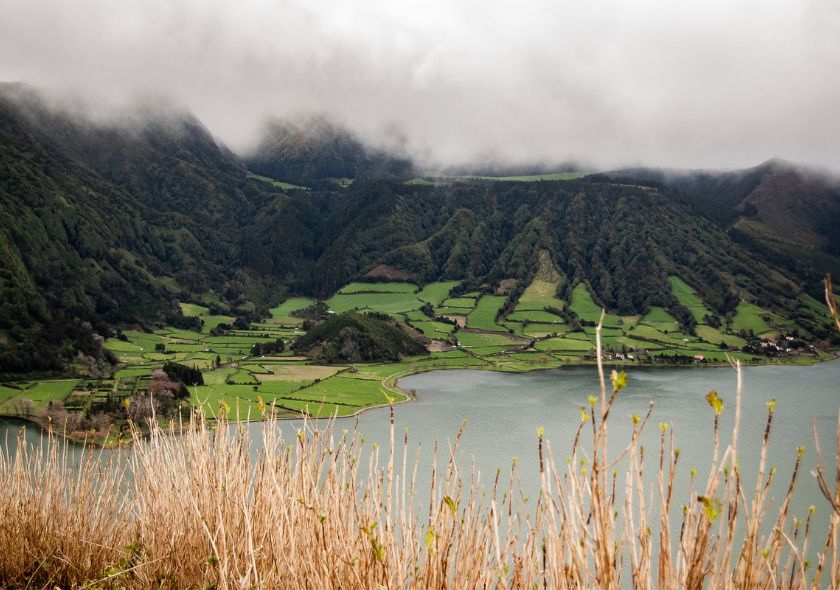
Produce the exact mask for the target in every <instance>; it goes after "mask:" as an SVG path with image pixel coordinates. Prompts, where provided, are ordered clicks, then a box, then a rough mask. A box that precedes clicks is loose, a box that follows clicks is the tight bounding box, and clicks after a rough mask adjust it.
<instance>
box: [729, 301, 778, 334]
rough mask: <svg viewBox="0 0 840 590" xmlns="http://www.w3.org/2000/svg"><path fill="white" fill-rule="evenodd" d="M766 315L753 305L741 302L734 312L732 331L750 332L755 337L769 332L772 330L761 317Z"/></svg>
mask: <svg viewBox="0 0 840 590" xmlns="http://www.w3.org/2000/svg"><path fill="white" fill-rule="evenodd" d="M766 313H767V312H766V311H764V310H763V309H761V308H760V307H758V306H757V305H755V304H753V303H749V302H748V301H741V302H740V303H738V307H737V309H736V310H735V317H733V318H732V331H733V332H740V331H741V330H747V331H749V330H752V331H753V332H754V333H755V334H757V335H758V334H763V333H764V332H769V331H771V329H772V328H770V326H769V325H768V324H767V322H765V321H764V318H762V317H761V316H762V314H766Z"/></svg>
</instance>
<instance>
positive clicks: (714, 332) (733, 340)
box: [694, 324, 747, 348]
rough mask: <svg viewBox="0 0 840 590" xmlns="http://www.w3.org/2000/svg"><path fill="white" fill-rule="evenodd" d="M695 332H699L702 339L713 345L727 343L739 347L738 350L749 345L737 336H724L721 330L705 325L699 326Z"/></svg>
mask: <svg viewBox="0 0 840 590" xmlns="http://www.w3.org/2000/svg"><path fill="white" fill-rule="evenodd" d="M694 331H695V332H697V335H698V336H699V337H700V338H702V339H703V340H705V341H706V342H711V343H712V344H720V343H721V342H725V343H726V345H727V346H737V347H738V348H741V347H743V346H744V345H745V344H746V343H747V342H746V341H745V340H744V339H743V338H741V337H740V336H736V335H735V334H724V333H723V332H721V331H720V330H718V329H716V328H712V327H711V326H707V325H705V324H701V325H698V326H697V327H696V328H694Z"/></svg>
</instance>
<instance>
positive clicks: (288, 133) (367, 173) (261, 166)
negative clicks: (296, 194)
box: [245, 115, 413, 185]
mask: <svg viewBox="0 0 840 590" xmlns="http://www.w3.org/2000/svg"><path fill="white" fill-rule="evenodd" d="M245 162H246V164H247V165H248V167H249V168H250V169H251V170H253V171H254V172H256V173H258V174H261V175H265V176H269V177H271V178H280V179H283V180H284V181H287V182H291V183H294V184H303V185H311V184H313V183H317V182H318V181H323V180H326V179H342V178H347V179H357V178H366V177H367V178H370V177H372V178H402V179H408V178H410V177H411V173H412V168H413V164H412V162H411V161H410V160H409V159H407V158H406V157H399V156H397V155H394V154H391V153H389V152H387V151H385V150H382V149H376V148H373V147H370V146H367V145H364V144H363V143H362V142H361V141H360V140H359V138H358V137H356V136H355V135H353V134H352V133H351V132H350V131H348V130H347V129H346V128H343V127H340V126H339V125H337V124H336V123H334V122H333V121H331V120H330V119H328V118H327V117H326V116H323V115H322V116H315V117H311V118H309V119H305V120H303V121H301V122H299V123H296V122H292V121H284V120H273V121H271V122H269V123H268V124H267V126H266V129H265V132H264V133H263V136H262V139H261V140H260V142H259V144H258V145H257V147H256V149H255V150H253V151H252V152H251V153H249V154H248V155H247V156H246V158H245Z"/></svg>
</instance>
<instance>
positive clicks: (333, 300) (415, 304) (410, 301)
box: [327, 293, 422, 313]
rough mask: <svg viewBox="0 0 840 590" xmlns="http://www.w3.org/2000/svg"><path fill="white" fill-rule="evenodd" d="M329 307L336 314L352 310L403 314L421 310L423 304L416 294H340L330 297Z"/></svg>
mask: <svg viewBox="0 0 840 590" xmlns="http://www.w3.org/2000/svg"><path fill="white" fill-rule="evenodd" d="M327 305H328V306H329V308H330V309H331V310H332V311H334V312H335V313H342V312H345V311H349V310H352V309H358V310H368V309H369V310H372V311H379V312H382V313H403V312H408V311H412V310H415V309H419V308H420V306H421V305H422V304H421V303H420V301H419V300H418V299H417V295H416V294H415V293H349V294H346V295H343V294H341V293H339V294H337V295H333V296H332V297H330V298H329V299H328V300H327Z"/></svg>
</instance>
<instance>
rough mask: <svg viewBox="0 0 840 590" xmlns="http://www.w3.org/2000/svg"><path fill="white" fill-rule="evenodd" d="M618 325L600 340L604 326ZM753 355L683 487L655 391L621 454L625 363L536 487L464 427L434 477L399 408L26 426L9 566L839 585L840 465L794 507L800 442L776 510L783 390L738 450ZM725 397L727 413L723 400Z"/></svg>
mask: <svg viewBox="0 0 840 590" xmlns="http://www.w3.org/2000/svg"><path fill="white" fill-rule="evenodd" d="M598 336H599V337H598V346H599V348H600V329H599V330H598ZM599 356H600V355H599ZM735 368H736V370H737V371H738V376H739V387H738V395H737V400H738V401H737V402H736V407H735V408H734V412H735V425H734V430H733V432H732V434H731V437H727V438H728V439H729V442H728V443H724V442H722V440H721V439H722V437H721V433H720V432H719V431H718V428H717V419H715V429H714V432H713V440H712V441H711V444H710V450H709V452H710V453H711V455H712V465H711V468H710V470H709V473H708V474H707V475H706V476H705V477H704V478H700V477H699V476H692V483H691V489H690V491H689V492H688V496H687V497H683V498H680V499H679V500H680V501H678V499H677V498H675V497H674V494H675V491H674V476H675V472H676V470H677V467H678V462H679V453H678V450H677V448H676V446H675V435H674V433H673V431H672V429H669V428H667V427H666V426H665V425H660V426H659V428H660V429H661V435H660V444H659V448H658V449H655V450H654V451H653V453H651V452H650V451H649V450H648V449H645V448H643V447H642V446H641V445H640V443H639V440H640V436H641V433H642V430H643V429H644V428H645V427H646V426H647V425H648V423H649V422H650V417H651V412H650V411H648V414H647V415H646V416H640V417H636V418H634V429H633V435H632V437H631V439H630V440H629V441H624V444H623V446H622V448H620V450H619V451H618V452H617V453H614V454H610V448H609V446H608V436H607V432H608V429H607V424H608V421H609V415H610V410H611V408H612V405H613V402H614V400H615V398H616V396H618V395H620V391H621V389H622V387H623V385H624V380H625V376H624V375H622V374H616V373H613V375H611V378H610V379H609V380H608V379H607V378H606V376H605V375H604V373H603V367H600V366H599V367H598V371H599V377H600V380H601V384H602V387H601V395H600V397H593V398H591V399H590V405H589V406H588V407H584V408H582V410H581V414H582V420H581V424H580V428H579V430H578V434H577V436H576V438H575V440H574V443H573V446H572V452H571V454H570V455H569V456H568V457H567V458H565V460H562V461H556V460H555V455H554V453H553V452H552V450H551V445H550V443H549V442H548V441H547V440H544V439H543V436H542V433H541V432H540V433H538V443H539V446H538V448H539V454H538V456H537V457H535V460H538V461H539V466H540V485H539V489H540V493H539V496H538V498H536V504H535V505H533V506H532V505H531V504H530V503H529V504H528V505H526V504H525V502H524V498H523V494H522V492H521V490H520V485H519V480H518V477H517V474H516V469H515V463H514V466H513V468H512V470H511V474H510V479H509V480H507V478H502V477H501V476H500V475H499V474H497V476H496V479H495V482H494V483H493V485H492V487H490V488H489V489H485V488H483V487H481V486H480V485H479V484H478V483H476V482H477V479H478V478H477V474H475V473H473V472H469V473H465V472H463V471H461V469H460V466H459V465H458V464H457V463H456V461H455V460H454V457H455V454H456V448H457V445H458V441H459V439H460V433H459V434H458V436H456V438H455V439H454V441H453V443H452V444H451V445H450V446H448V447H447V448H445V449H441V450H440V451H439V452H437V450H436V453H435V458H434V464H433V466H432V468H433V469H432V477H431V482H430V484H429V488H428V489H422V490H420V489H418V487H417V485H416V474H417V470H418V467H419V459H418V458H417V457H418V456H417V455H416V454H414V453H413V452H410V448H411V446H412V445H411V444H410V443H409V440H408V435H407V434H405V435H404V436H401V437H399V438H400V439H401V440H395V437H396V433H395V432H394V428H393V408H392V421H391V424H392V428H391V440H390V444H389V445H388V446H387V447H381V448H377V447H375V446H374V448H372V449H369V448H368V447H364V448H363V446H362V440H361V435H360V433H358V432H354V431H351V432H347V431H342V432H339V431H337V430H336V429H335V425H334V424H330V425H328V426H327V427H326V428H322V429H319V428H318V426H317V425H316V424H314V423H308V424H306V426H305V427H304V428H303V429H302V430H300V431H299V432H298V434H297V436H296V437H295V438H293V439H292V440H283V439H282V438H281V434H280V430H279V428H278V427H277V424H275V423H273V422H271V421H268V422H266V423H265V425H264V428H263V429H262V434H261V436H262V441H260V442H261V446H262V448H263V449H264V451H260V452H259V453H257V452H254V451H253V450H252V448H251V445H252V441H251V440H250V439H249V437H248V435H247V434H246V433H245V431H244V430H239V429H236V428H231V427H221V425H219V426H218V427H214V425H213V424H211V423H208V422H204V421H200V420H195V421H193V422H192V423H190V424H185V425H182V426H181V427H180V429H179V430H180V432H181V435H180V436H173V432H164V431H162V430H161V429H159V428H157V429H154V430H153V432H152V435H151V437H150V438H149V439H147V440H139V439H138V440H137V441H136V444H135V445H134V447H133V448H132V449H131V450H129V451H126V452H125V453H124V455H122V456H117V455H113V456H111V459H110V460H108V459H106V458H105V457H104V456H99V455H98V453H97V452H89V453H87V454H86V458H85V459H83V460H82V463H81V465H78V464H71V461H70V459H69V458H68V456H67V455H65V454H62V448H63V445H62V444H60V442H58V441H57V440H55V439H50V440H49V442H47V443H45V446H44V447H43V448H42V449H31V448H30V449H27V447H26V445H24V444H21V445H19V446H18V449H19V450H18V451H17V453H16V454H15V455H14V456H9V455H8V454H6V453H4V454H2V455H0V547H2V550H0V581H2V582H3V583H5V585H6V586H7V587H38V588H54V587H56V586H58V587H61V588H78V589H81V588H143V589H146V588H148V589H151V588H173V589H182V588H218V589H239V588H364V589H372V588H388V589H402V588H418V589H420V588H453V589H461V588H540V589H548V588H552V589H562V588H626V587H631V586H632V587H634V588H653V587H657V588H690V589H700V588H743V589H753V588H767V589H770V588H812V587H818V588H824V587H831V588H836V587H837V586H838V581H840V564H839V563H838V550H837V549H838V531H839V530H840V529H839V528H838V525H840V511H838V510H837V506H840V503H838V502H837V500H838V498H840V479H837V478H835V482H834V486H835V487H834V490H832V489H831V487H830V484H829V483H827V481H826V477H825V474H824V473H823V471H822V469H820V471H819V474H820V477H821V480H822V484H821V486H822V487H823V488H824V489H823V491H824V493H825V494H826V497H827V499H828V500H829V501H831V502H834V505H835V512H834V514H833V515H832V517H831V518H830V520H829V521H828V522H812V519H811V516H810V515H805V516H804V518H803V519H801V520H797V519H794V518H793V517H792V516H791V515H790V514H789V506H790V499H791V494H792V492H793V489H794V488H795V486H796V483H797V479H798V477H799V475H800V474H799V463H798V461H797V464H796V467H795V468H794V470H793V472H792V473H791V474H787V475H786V477H787V480H786V481H785V482H784V484H783V485H785V486H786V488H783V489H786V490H787V492H786V494H785V495H784V499H783V502H782V504H781V508H780V509H778V511H774V512H772V513H771V512H769V509H768V493H769V490H770V488H771V484H772V482H773V480H775V479H777V478H779V477H781V475H780V474H776V473H775V471H773V470H766V469H765V454H766V441H767V438H768V437H769V435H770V432H771V427H772V420H773V407H772V406H770V407H768V414H767V427H766V430H765V436H764V446H763V448H762V449H763V450H762V454H761V464H760V466H759V474H758V478H757V480H756V482H755V483H754V485H752V486H749V485H748V484H747V483H746V482H744V481H742V479H741V474H740V470H739V468H738V462H737V457H738V424H739V420H740V416H739V414H740V368H739V367H738V366H737V364H736V365H735ZM610 383H611V386H610ZM708 399H709V403H710V406H711V408H710V412H712V413H713V414H714V415H715V416H716V417H717V416H719V415H720V413H721V412H722V411H724V410H723V408H722V405H721V404H720V402H719V400H718V399H717V398H716V397H715V396H713V395H711V394H710V396H709V398H708ZM654 427H656V426H654ZM651 454H652V455H653V456H650V455H651ZM410 455H411V456H410ZM799 456H801V453H800V452H798V451H797V457H799ZM650 469H653V473H654V474H655V477H654V478H652V479H651V478H649V477H648V476H647V475H646V472H647V471H648V470H650ZM838 477H840V475H838ZM503 481H509V483H508V484H507V485H504V484H503V483H502V482H503ZM650 482H655V483H654V484H653V486H651V483H650ZM683 505H684V506H686V508H685V509H683V508H682V506H683ZM680 513H681V522H680V525H679V527H678V528H676V527H673V528H672V523H674V522H677V521H679V520H680V518H679V516H680ZM768 525H769V526H768ZM763 531H764V532H763ZM766 531H769V532H766ZM654 537H656V539H654ZM736 539H737V540H736ZM812 545H814V547H815V549H814V548H812V547H811V546H812ZM813 554H816V555H817V560H816V561H814V562H812V563H810V564H809V563H806V561H805V555H813Z"/></svg>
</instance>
